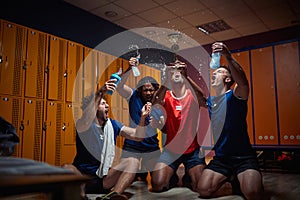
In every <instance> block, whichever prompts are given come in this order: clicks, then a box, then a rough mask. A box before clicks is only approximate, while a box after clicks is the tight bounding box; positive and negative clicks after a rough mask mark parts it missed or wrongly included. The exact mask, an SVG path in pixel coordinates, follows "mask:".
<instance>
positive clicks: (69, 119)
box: [62, 103, 79, 144]
mask: <svg viewBox="0 0 300 200" xmlns="http://www.w3.org/2000/svg"><path fill="white" fill-rule="evenodd" d="M73 105H74V106H75V104H72V103H66V104H65V108H64V109H65V112H64V114H65V117H64V123H63V132H62V134H64V144H75V143H76V127H75V118H73ZM75 109H76V108H75ZM77 109H79V108H77Z"/></svg>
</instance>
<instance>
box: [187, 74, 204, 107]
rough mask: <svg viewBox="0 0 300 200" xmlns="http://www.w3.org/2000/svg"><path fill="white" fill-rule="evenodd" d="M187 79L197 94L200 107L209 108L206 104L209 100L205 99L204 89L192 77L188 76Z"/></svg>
mask: <svg viewBox="0 0 300 200" xmlns="http://www.w3.org/2000/svg"><path fill="white" fill-rule="evenodd" d="M186 79H187V80H188V82H189V83H190V85H191V86H192V88H193V90H194V92H195V93H196V97H197V100H198V103H199V106H202V107H205V108H207V104H206V100H207V98H206V97H205V95H204V93H203V91H202V89H201V88H200V87H199V86H198V85H197V84H196V83H195V82H194V81H193V80H192V79H191V77H189V76H187V77H186Z"/></svg>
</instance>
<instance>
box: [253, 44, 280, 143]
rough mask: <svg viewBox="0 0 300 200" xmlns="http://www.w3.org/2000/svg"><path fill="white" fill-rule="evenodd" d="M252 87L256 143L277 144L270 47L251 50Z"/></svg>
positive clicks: (272, 66)
mask: <svg viewBox="0 0 300 200" xmlns="http://www.w3.org/2000/svg"><path fill="white" fill-rule="evenodd" d="M250 52H251V62H252V81H253V82H252V83H253V85H252V87H253V107H254V113H253V114H254V125H255V127H254V128H255V143H256V144H257V145H278V129H277V121H276V95H275V92H276V91H275V82H274V63H273V52H272V47H265V48H260V49H254V50H251V51H250Z"/></svg>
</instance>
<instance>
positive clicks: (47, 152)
mask: <svg viewBox="0 0 300 200" xmlns="http://www.w3.org/2000/svg"><path fill="white" fill-rule="evenodd" d="M63 108H64V104H63V103H62V102H58V101H47V107H46V113H45V115H46V121H45V124H46V131H45V134H44V135H45V137H44V138H45V140H44V144H45V145H44V161H45V162H47V163H49V164H51V165H56V166H60V164H61V146H62V129H63Z"/></svg>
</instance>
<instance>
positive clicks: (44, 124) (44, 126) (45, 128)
mask: <svg viewBox="0 0 300 200" xmlns="http://www.w3.org/2000/svg"><path fill="white" fill-rule="evenodd" d="M42 129H43V131H46V130H47V123H46V122H44V123H43V127H42Z"/></svg>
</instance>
